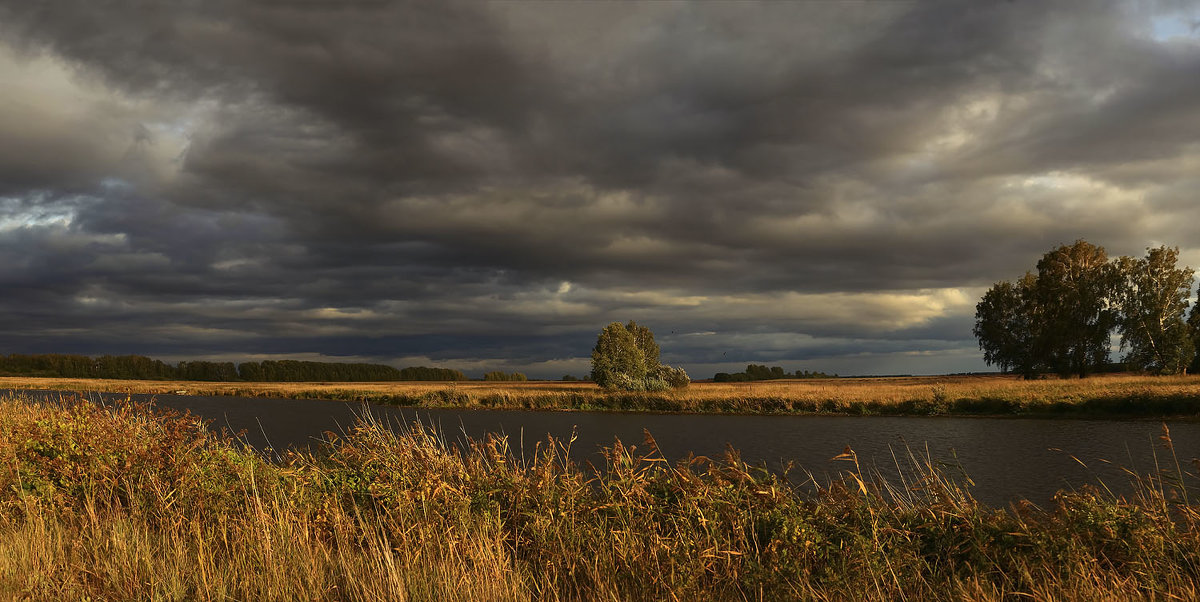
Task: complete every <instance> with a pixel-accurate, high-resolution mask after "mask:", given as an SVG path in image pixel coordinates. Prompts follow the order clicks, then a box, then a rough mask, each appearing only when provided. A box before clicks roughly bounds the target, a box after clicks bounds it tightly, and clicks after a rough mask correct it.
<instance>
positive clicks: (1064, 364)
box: [974, 240, 1200, 378]
mask: <svg viewBox="0 0 1200 602" xmlns="http://www.w3.org/2000/svg"><path fill="white" fill-rule="evenodd" d="M1178 257H1179V249H1178V248H1169V247H1165V246H1164V247H1158V248H1148V249H1146V256H1145V257H1143V258H1134V257H1124V256H1123V257H1118V258H1116V259H1114V260H1111V261H1110V260H1109V259H1108V257H1107V254H1106V253H1105V251H1104V248H1103V247H1100V246H1096V245H1092V244H1091V243H1088V242H1086V241H1083V240H1078V241H1076V242H1075V243H1074V244H1072V245H1063V246H1060V247H1058V248H1056V249H1054V250H1052V251H1050V252H1048V253H1046V254H1045V255H1044V256H1043V257H1042V259H1041V261H1038V263H1037V273H1036V274H1035V273H1032V272H1026V273H1025V275H1024V276H1022V277H1021V278H1019V279H1018V280H1016V281H1015V282H1009V281H1004V282H998V283H996V284H995V285H994V286H993V287H992V288H991V289H989V290H988V291H987V293H985V294H984V296H983V298H982V299H981V300H980V301H979V303H978V304H977V305H976V306H975V328H974V333H975V336H976V338H978V339H979V348H980V349H981V350H983V359H984V361H986V362H987V363H988V364H991V365H995V366H999V368H1000V370H1001V371H1002V372H1015V373H1017V374H1021V375H1022V376H1024V377H1026V378H1033V377H1035V376H1037V375H1039V374H1042V373H1051V372H1052V373H1057V374H1059V375H1061V376H1067V375H1078V376H1079V377H1081V378H1082V377H1085V376H1087V375H1088V374H1089V373H1092V372H1096V371H1099V370H1103V369H1105V368H1106V366H1107V364H1108V360H1109V349H1110V345H1111V343H1110V341H1111V335H1112V332H1113V330H1116V331H1117V332H1119V333H1120V335H1121V350H1122V351H1125V352H1126V353H1125V355H1124V356H1123V358H1122V360H1123V361H1124V363H1125V364H1126V366H1127V367H1128V368H1130V369H1133V370H1139V371H1147V372H1152V373H1156V374H1178V373H1181V372H1184V371H1186V369H1187V368H1188V367H1189V365H1190V364H1192V363H1194V362H1195V361H1196V353H1195V351H1196V339H1197V335H1198V334H1200V328H1198V327H1200V317H1198V316H1197V311H1196V310H1195V309H1193V310H1192V314H1191V316H1190V317H1189V318H1188V320H1186V321H1185V319H1184V314H1185V313H1186V312H1187V308H1188V299H1189V298H1190V296H1191V290H1192V275H1193V270H1192V269H1191V268H1189V267H1183V268H1177V267H1176V266H1175V263H1176V261H1177V260H1178Z"/></svg>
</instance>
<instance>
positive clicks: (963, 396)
mask: <svg viewBox="0 0 1200 602" xmlns="http://www.w3.org/2000/svg"><path fill="white" fill-rule="evenodd" d="M0 388H11V389H58V390H75V391H107V392H118V393H151V394H163V393H178V392H185V393H187V394H190V395H201V396H209V395H235V396H246V397H283V398H314V399H340V400H354V401H368V402H374V403H383V404H392V405H405V406H425V407H466V408H470V407H488V408H513V409H568V410H623V411H667V412H702V413H747V414H780V413H825V414H921V415H930V414H933V415H937V414H977V415H979V414H988V415H1070V414H1077V415H1086V416H1155V417H1166V416H1191V415H1197V414H1200V376H1169V377H1163V376H1138V375H1105V376H1096V377H1093V378H1088V379H1084V380H1079V379H1065V380H1063V379H1046V380H1034V381H1026V380H1021V379H1019V378H1016V377H1009V376H929V377H904V378H845V379H822V380H781V381H759V382H752V383H693V384H692V386H690V387H688V388H687V389H685V390H682V391H670V392H665V393H619V392H617V393H608V392H605V391H602V390H600V389H599V388H598V387H596V386H595V385H594V384H591V383H579V382H513V383H497V382H481V381H466V382H386V383H243V382H236V383H209V382H189V381H129V380H91V379H58V378H19V377H7V378H0Z"/></svg>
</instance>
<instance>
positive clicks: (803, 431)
mask: <svg viewBox="0 0 1200 602" xmlns="http://www.w3.org/2000/svg"><path fill="white" fill-rule="evenodd" d="M23 393H25V394H29V395H33V396H37V397H41V398H47V397H57V396H59V395H60V394H61V393H59V392H47V391H25V392H23ZM82 395H84V396H86V397H87V398H88V399H91V400H93V401H97V402H100V401H113V400H117V399H124V398H125V397H126V395H124V394H120V395H117V394H101V393H83V394H82ZM133 398H134V400H135V401H149V400H150V399H151V396H148V395H141V396H139V395H135V396H133ZM153 400H154V404H155V406H156V407H160V408H173V409H176V410H181V411H182V410H187V411H190V412H191V413H192V414H195V415H197V416H199V417H201V418H204V419H206V420H209V421H211V424H212V426H213V427H215V428H228V429H230V430H231V431H233V432H239V431H244V432H245V434H244V437H245V439H246V441H247V442H248V443H250V444H251V445H254V446H255V447H257V448H259V449H267V448H271V449H274V450H283V449H285V448H288V447H293V448H297V447H308V446H313V445H315V444H317V443H318V442H319V441H320V440H321V438H322V437H324V434H325V433H326V432H327V431H332V432H334V433H342V432H346V431H348V430H349V429H350V428H352V427H353V426H354V424H355V423H356V421H357V420H359V419H360V417H362V416H365V415H370V416H371V417H372V418H373V419H374V420H376V421H377V422H379V423H382V424H386V425H389V426H390V427H392V428H394V429H404V428H411V425H413V424H414V423H417V422H419V423H421V424H422V425H425V426H427V427H432V428H434V429H436V430H437V431H438V432H439V433H441V434H442V435H443V437H444V438H445V439H446V440H449V441H462V440H463V439H465V438H468V437H469V438H476V439H478V438H482V437H484V436H486V435H487V434H488V433H495V434H501V435H506V436H508V438H509V442H510V445H511V447H512V449H513V450H514V453H516V454H518V456H519V455H520V454H522V453H523V454H525V455H526V456H530V455H532V453H533V451H534V450H535V448H536V446H537V445H539V444H541V445H545V441H546V438H547V437H548V436H552V437H554V438H556V439H558V440H560V441H564V442H565V441H567V440H570V439H571V438H572V437H574V438H575V440H574V443H573V444H572V445H571V453H572V456H573V457H574V458H575V459H576V460H577V461H579V462H581V463H582V462H584V461H591V462H592V463H593V464H594V465H596V466H603V458H602V457H601V456H600V455H599V452H600V450H601V449H602V448H603V447H605V446H611V445H612V444H613V442H614V441H615V440H618V439H619V440H620V441H622V442H623V443H625V444H626V445H630V444H633V445H637V446H638V447H639V449H642V448H644V445H643V439H644V435H643V430H646V431H649V432H650V433H651V434H652V435H653V436H654V438H655V440H656V441H657V443H658V446H659V448H660V449H661V451H662V453H663V454H664V455H665V456H666V457H667V458H668V459H669V460H672V461H674V460H677V459H679V458H682V457H686V456H687V455H688V454H694V455H696V456H708V457H711V458H720V457H723V456H724V454H725V452H726V450H727V449H735V450H737V451H738V452H739V453H740V454H741V457H742V459H743V460H745V461H746V462H749V463H751V464H763V465H766V466H767V467H768V468H770V469H772V470H780V469H782V468H783V467H784V466H785V465H788V464H792V465H794V468H793V470H791V471H790V472H789V475H790V476H791V478H792V479H793V480H794V481H796V482H797V483H799V482H802V481H806V480H807V479H808V478H809V475H811V476H812V477H813V478H814V479H815V480H816V482H817V483H818V484H824V483H827V482H828V481H829V480H830V479H833V478H836V477H837V475H838V474H839V473H840V472H842V471H845V470H848V469H851V468H852V467H853V465H852V464H850V463H848V462H846V461H835V460H833V459H832V458H833V457H834V456H837V455H839V454H841V453H842V452H843V450H844V449H845V448H846V447H847V446H849V447H850V448H851V449H853V450H854V451H855V452H856V453H857V456H858V461H859V464H860V465H861V466H862V467H863V468H864V469H868V470H878V471H879V472H880V473H882V474H884V475H885V476H891V477H895V475H896V473H897V469H898V468H899V469H900V471H901V472H904V473H905V474H907V475H908V476H913V474H914V473H913V471H912V470H911V468H909V462H910V460H909V456H910V454H911V455H912V456H915V457H916V458H918V459H919V460H921V461H925V460H929V461H932V462H934V463H935V464H936V465H938V466H939V467H940V468H941V469H942V470H943V471H944V473H945V474H947V475H949V476H953V477H956V478H957V479H959V481H960V482H964V483H965V482H966V481H965V479H968V478H969V479H970V482H971V483H973V484H972V485H970V491H971V493H972V494H973V495H974V496H975V497H976V499H979V500H980V501H982V502H984V503H987V504H989V505H992V506H997V507H998V506H1004V505H1006V504H1008V503H1010V502H1013V501H1016V500H1018V499H1026V500H1029V501H1032V502H1034V503H1037V504H1039V505H1043V506H1044V505H1046V504H1048V503H1050V502H1051V500H1052V498H1053V495H1054V494H1055V492H1057V491H1060V490H1063V489H1071V488H1078V487H1081V486H1084V485H1095V486H1101V485H1102V484H1103V485H1104V486H1107V487H1109V488H1111V489H1113V490H1114V491H1117V492H1128V491H1130V487H1129V480H1130V477H1129V476H1128V474H1127V473H1126V472H1125V469H1129V470H1132V471H1134V472H1135V473H1139V474H1147V473H1151V472H1154V471H1155V470H1157V469H1158V468H1166V467H1167V466H1168V465H1170V466H1171V467H1173V466H1174V460H1173V459H1172V457H1171V452H1170V451H1169V450H1167V449H1166V448H1165V447H1164V446H1163V445H1162V442H1161V441H1160V440H1159V436H1160V435H1161V433H1162V424H1163V423H1162V422H1160V421H1153V420H1081V419H1035V418H981V417H920V416H913V417H882V416H866V417H859V416H737V415H703V414H648V413H619V412H566V411H559V412H545V411H520V410H452V409H444V410H443V409H419V410H418V409H413V408H397V407H390V406H378V405H374V406H367V405H364V404H356V403H346V402H339V401H321V400H296V399H264V398H241V397H195V396H184V395H156V396H153ZM1167 425H1168V427H1169V428H1170V432H1171V437H1172V439H1173V441H1174V447H1175V453H1176V454H1177V455H1178V459H1179V461H1180V463H1181V464H1182V465H1183V466H1184V467H1185V469H1186V468H1188V467H1189V466H1190V460H1191V459H1192V458H1193V457H1196V456H1200V421H1193V420H1172V421H1168V422H1167ZM1156 462H1157V465H1156Z"/></svg>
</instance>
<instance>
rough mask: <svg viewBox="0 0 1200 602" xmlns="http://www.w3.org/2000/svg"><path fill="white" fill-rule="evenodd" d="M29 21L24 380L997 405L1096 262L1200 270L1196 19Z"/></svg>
mask: <svg viewBox="0 0 1200 602" xmlns="http://www.w3.org/2000/svg"><path fill="white" fill-rule="evenodd" d="M170 6H171V8H154V9H150V8H148V7H147V6H146V5H144V3H133V2H128V3H122V2H117V3H111V4H110V3H105V4H104V5H103V6H99V5H96V4H95V3H89V2H82V1H80V2H55V3H28V2H18V1H2V2H0V81H3V82H4V88H3V91H0V141H2V143H0V288H2V289H3V291H4V294H3V295H2V296H0V320H2V324H0V353H49V352H61V353H83V354H91V355H98V354H104V353H135V354H141V355H149V356H152V357H157V358H160V359H164V360H169V361H177V360H182V359H212V360H231V361H246V360H261V359H309V360H322V361H369V362H380V363H388V364H392V365H395V366H397V367H404V366H410V365H436V366H443V367H449V368H458V369H461V370H463V371H465V372H467V373H468V375H472V376H478V375H479V374H482V373H483V372H485V371H488V370H495V369H500V370H506V371H514V370H520V371H523V372H525V373H527V374H529V375H530V376H533V377H546V378H557V377H559V376H561V375H563V374H566V373H571V374H574V375H577V376H581V375H583V374H586V373H587V371H588V367H589V357H590V352H591V347H592V345H593V344H594V343H595V339H596V335H597V333H598V332H599V330H600V329H601V328H602V327H603V326H604V325H606V324H608V323H610V322H613V321H622V322H624V321H627V320H630V319H633V320H637V321H638V322H639V323H643V324H645V325H647V326H649V327H650V328H651V329H652V330H653V331H654V333H655V335H656V338H657V339H658V342H659V344H660V346H661V348H662V352H663V360H664V361H665V362H667V363H670V364H673V365H682V366H684V367H685V368H686V369H687V370H688V371H689V373H691V374H692V376H693V378H707V377H711V376H712V374H713V373H714V372H717V371H738V370H741V369H743V368H744V367H745V365H746V364H747V363H759V364H768V365H780V366H783V367H784V368H785V369H787V370H788V371H789V372H790V371H794V370H797V369H807V370H819V371H825V372H837V373H840V374H898V373H912V374H936V373H949V372H964V371H981V370H988V369H989V368H988V367H987V366H986V365H985V364H984V363H983V361H982V354H981V353H980V351H979V349H978V347H977V345H976V342H975V340H974V338H973V337H972V335H971V325H972V323H973V316H974V309H975V303H976V302H977V301H978V299H979V297H980V295H982V293H983V291H984V290H986V289H987V287H989V286H991V285H992V284H993V283H995V282H996V281H999V280H1009V279H1015V278H1017V277H1019V276H1020V275H1021V274H1022V273H1024V272H1025V271H1026V270H1031V269H1033V268H1034V266H1035V264H1036V262H1037V260H1038V258H1039V257H1041V255H1042V254H1043V253H1045V252H1046V251H1048V250H1050V249H1051V248H1053V247H1055V246H1057V245H1059V244H1065V243H1070V242H1072V241H1074V240H1076V239H1079V238H1083V239H1086V240H1088V241H1089V242H1092V243H1094V244H1098V245H1101V246H1104V247H1105V248H1106V249H1107V251H1108V253H1109V255H1110V256H1116V255H1122V254H1128V255H1138V256H1140V255H1142V254H1143V250H1144V248H1145V247H1147V246H1154V245H1160V244H1167V245H1172V246H1176V245H1177V246H1179V247H1180V248H1181V261H1182V262H1183V263H1186V264H1188V265H1191V266H1193V267H1200V229H1197V228H1196V224H1198V223H1200V202H1198V201H1200V196H1198V194H1197V193H1198V192H1200V10H1197V8H1196V5H1195V3H1193V2H1183V1H1179V2H1170V1H1161V2H1151V1H1146V2H1136V1H1130V2H1052V3H1051V2H1047V3H1033V2H986V3H983V2H973V3H965V2H936V1H934V2H857V3H843V2H830V3H824V2H821V3H809V2H796V3H763V4H751V3H743V2H736V3H733V2H731V3H721V2H705V3H697V4H685V3H675V2H653V3H638V4H635V3H565V4H547V3H535V2H497V3H480V2H469V3H460V2H440V3H403V4H394V5H393V4H390V3H385V2H351V3H332V2H331V3H321V2H234V1H232V0H228V1H227V0H216V1H207V2H185V3H178V4H171V5H170Z"/></svg>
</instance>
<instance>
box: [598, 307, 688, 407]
mask: <svg viewBox="0 0 1200 602" xmlns="http://www.w3.org/2000/svg"><path fill="white" fill-rule="evenodd" d="M658 356H659V349H658V343H656V342H654V333H652V332H650V329H649V328H646V327H645V326H642V325H640V324H638V323H637V322H634V321H632V320H630V321H629V323H628V324H621V323H620V322H613V323H612V324H609V325H608V326H605V327H604V330H602V331H600V336H599V337H597V339H596V346H595V348H593V349H592V373H591V379H592V380H593V381H595V382H596V384H598V385H600V386H601V387H604V388H605V389H609V390H621V391H666V390H669V389H682V388H684V387H686V386H688V384H689V383H691V379H690V378H688V375H687V372H684V370H683V368H673V367H671V366H665V365H663V364H661V363H659V360H658Z"/></svg>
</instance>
